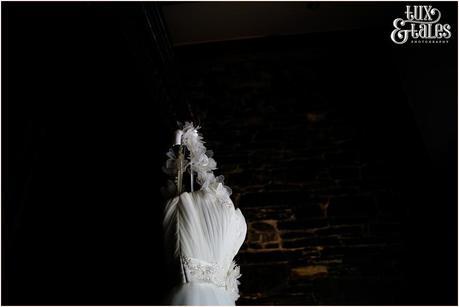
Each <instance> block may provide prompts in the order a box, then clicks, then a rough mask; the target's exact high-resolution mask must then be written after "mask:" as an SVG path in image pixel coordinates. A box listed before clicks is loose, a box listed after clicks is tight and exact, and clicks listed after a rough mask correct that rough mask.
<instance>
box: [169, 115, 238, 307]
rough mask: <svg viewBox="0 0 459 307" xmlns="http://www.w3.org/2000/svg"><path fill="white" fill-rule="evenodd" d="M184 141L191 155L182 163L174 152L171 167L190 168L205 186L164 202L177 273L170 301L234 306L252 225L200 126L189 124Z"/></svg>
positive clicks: (171, 265)
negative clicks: (217, 172) (240, 257)
mask: <svg viewBox="0 0 459 307" xmlns="http://www.w3.org/2000/svg"><path fill="white" fill-rule="evenodd" d="M180 141H181V143H182V146H183V148H186V149H187V151H188V153H189V157H188V159H187V160H186V161H185V163H184V161H180V163H181V166H179V167H177V161H178V159H177V158H178V157H177V156H176V155H175V154H174V153H173V151H170V152H169V154H168V156H169V160H168V161H167V163H166V165H167V167H166V168H167V169H169V170H171V169H172V172H173V173H174V172H175V173H177V172H180V171H183V170H184V169H187V170H188V172H189V174H191V177H192V178H193V177H194V176H196V182H197V183H198V184H199V185H200V189H199V190H196V191H190V192H179V193H176V194H178V195H176V196H175V197H172V198H170V199H169V200H168V201H167V203H166V206H165V210H164V219H163V228H164V240H165V242H164V243H165V246H166V256H167V259H168V266H169V267H168V269H169V271H170V274H173V276H174V277H176V278H175V280H176V286H175V287H174V288H173V289H172V290H171V291H170V293H169V294H168V296H167V299H166V301H165V304H167V305H211V306H215V305H235V301H236V300H237V299H238V297H239V291H238V285H239V281H238V278H239V277H240V272H239V267H238V266H237V265H236V263H235V262H234V260H233V259H234V257H235V256H236V254H237V252H238V251H239V249H240V247H241V245H242V244H243V242H244V239H245V236H246V232H247V224H246V222H245V219H244V216H243V215H242V213H241V211H240V209H236V208H235V207H234V204H233V202H232V201H231V199H230V197H229V196H230V194H231V190H230V189H229V188H228V187H227V186H225V185H224V184H223V177H222V176H220V177H215V176H214V174H213V170H214V169H215V168H216V163H215V161H214V160H213V159H212V157H211V153H210V152H209V151H206V148H205V147H204V145H203V142H202V137H201V136H200V135H199V134H198V131H197V128H194V127H193V125H192V124H191V123H185V126H184V127H183V130H182V133H181V140H180ZM180 168H182V169H181V170H180ZM192 181H193V179H192ZM191 186H192V184H191ZM178 190H179V191H180V190H181V189H178Z"/></svg>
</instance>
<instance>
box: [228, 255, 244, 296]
mask: <svg viewBox="0 0 459 307" xmlns="http://www.w3.org/2000/svg"><path fill="white" fill-rule="evenodd" d="M239 277H241V273H240V268H239V266H238V265H237V264H236V262H234V260H233V261H232V262H231V265H230V268H229V270H228V273H227V275H226V282H225V284H226V290H227V291H229V292H230V293H231V295H232V297H233V300H235V301H236V300H237V299H238V298H239V285H240V284H241V283H240V281H239V280H238V279H239Z"/></svg>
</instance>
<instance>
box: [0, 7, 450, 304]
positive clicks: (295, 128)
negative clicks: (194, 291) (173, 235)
mask: <svg viewBox="0 0 459 307" xmlns="http://www.w3.org/2000/svg"><path fill="white" fill-rule="evenodd" d="M2 6H3V7H2V8H3V13H2V14H3V16H2V17H3V19H2V20H3V27H2V29H3V33H2V40H3V41H2V42H3V46H4V50H3V61H2V63H3V64H4V70H3V71H2V77H3V78H2V79H3V82H4V83H3V97H2V98H3V105H2V111H3V112H2V113H3V118H2V120H3V127H2V128H3V135H2V142H3V143H2V145H3V160H2V166H3V174H2V176H3V181H2V182H3V186H2V191H3V193H2V200H3V206H2V221H3V226H2V227H3V228H2V230H3V237H2V256H3V258H2V259H3V261H2V269H3V274H2V279H3V282H2V286H3V288H2V294H3V295H2V297H3V301H2V304H9V305H18V304H20V305H33V304H45V305H51V304H58V305H68V304H75V305H97V304H105V305H154V304H160V303H161V298H162V296H163V295H164V293H165V291H166V290H167V289H169V287H170V286H169V285H167V284H165V283H161V282H158V280H161V278H162V277H163V276H165V268H164V266H162V265H161V264H162V245H161V219H160V213H161V206H160V203H161V198H160V196H159V187H160V186H161V185H162V184H163V179H164V177H163V176H162V174H161V171H160V166H161V165H162V163H163V162H164V161H165V155H164V153H165V151H166V150H167V148H168V146H169V140H170V136H171V134H172V131H173V129H174V128H175V127H174V122H175V120H176V119H177V118H178V119H184V118H187V117H188V118H189V117H191V115H190V113H189V109H188V108H189V107H191V111H192V112H193V115H194V116H193V117H194V119H195V120H196V121H197V122H198V123H199V124H201V126H202V132H203V133H204V137H205V139H206V140H207V145H208V147H209V148H210V149H213V150H214V152H215V159H216V160H217V163H218V164H219V172H220V173H221V174H223V175H225V177H226V182H227V184H228V185H229V186H230V187H231V188H232V189H233V191H234V194H233V200H234V202H235V204H236V205H237V206H239V207H240V208H241V210H242V212H243V214H244V215H245V216H246V219H247V222H248V226H249V227H248V236H247V239H246V242H245V244H244V246H243V248H242V250H241V252H240V254H239V255H238V256H237V259H238V261H239V263H240V264H241V266H242V267H241V271H242V274H243V276H242V278H241V282H242V284H241V288H240V289H241V299H240V300H239V301H238V304H251V305H263V304H283V305H309V304H327V305H334V304H339V305H347V304H368V305H381V304H414V305H421V304H435V305H441V304H457V292H456V291H457V245H456V244H457V243H456V242H457V220H456V217H457V198H456V197H457V193H456V192H457V191H456V187H457V179H456V175H457V174H456V170H457V165H456V160H457V132H456V127H457V122H456V121H457V118H456V114H457V96H456V93H457V88H456V86H457V68H456V67H457V60H456V56H457V47H456V46H457V40H456V38H457V31H456V30H454V32H453V37H454V39H452V40H451V41H450V43H449V45H442V46H437V45H435V46H427V45H422V46H416V47H415V46H409V45H408V46H395V45H394V44H392V42H391V41H390V40H389V36H388V33H390V27H391V25H392V23H391V20H392V19H393V18H395V17H396V16H399V15H400V14H401V13H400V12H401V11H402V10H400V11H398V10H397V11H396V12H394V16H388V22H387V24H388V28H368V29H362V30H359V31H343V32H339V31H337V32H333V33H322V34H309V35H305V36H291V37H285V38H276V37H273V38H268V39H258V40H244V41H239V42H238V41H235V42H227V43H215V44H202V45H196V46H189V47H180V48H175V49H171V46H170V45H168V42H167V37H166V36H165V32H164V28H163V26H164V25H162V24H161V23H160V21H159V19H158V18H157V17H158V16H157V15H156V14H157V13H158V11H157V7H156V6H155V5H154V4H149V5H145V4H141V3H134V4H129V5H128V4H126V3H118V4H107V3H97V4H96V3H90V2H89V3H78V4H76V3H73V4H52V3H47V4H30V3H8V4H4V3H2ZM441 11H442V13H443V14H444V17H445V18H447V19H448V21H449V22H450V23H451V24H452V26H453V29H457V25H456V24H454V23H453V21H454V20H456V19H457V11H456V7H455V6H454V5H444V6H442V7H441ZM324 18H325V17H324ZM174 53H175V61H176V62H174V61H173V59H174ZM413 59H417V60H413ZM418 62H419V63H421V62H422V64H419V63H418ZM420 65H421V66H420ZM439 78H442V79H444V80H445V82H441V81H439Z"/></svg>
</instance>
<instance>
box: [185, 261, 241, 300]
mask: <svg viewBox="0 0 459 307" xmlns="http://www.w3.org/2000/svg"><path fill="white" fill-rule="evenodd" d="M182 263H183V269H184V274H185V278H186V281H187V282H208V283H212V284H214V285H216V286H217V287H222V288H224V289H225V290H227V291H229V292H230V293H231V295H232V297H233V299H234V300H237V299H238V298H239V289H238V285H239V281H238V280H237V279H238V278H239V277H240V276H241V274H240V270H239V266H237V265H236V263H235V262H234V261H233V262H232V263H231V266H230V267H229V269H228V270H225V269H224V268H223V267H222V266H221V265H219V264H218V263H216V262H207V261H202V260H199V259H196V258H190V257H187V256H182Z"/></svg>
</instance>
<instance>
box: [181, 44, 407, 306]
mask: <svg viewBox="0 0 459 307" xmlns="http://www.w3.org/2000/svg"><path fill="white" fill-rule="evenodd" d="M184 55H189V51H186V52H184V53H183V54H182V57H181V58H180V57H179V59H180V60H181V62H180V65H181V66H180V67H181V73H182V77H183V80H185V88H186V93H187V95H188V98H189V100H190V102H191V103H192V106H193V109H194V111H195V113H196V114H198V115H199V121H200V123H201V125H202V132H203V134H204V137H205V139H206V140H207V144H208V148H210V149H212V150H213V151H214V152H215V159H216V160H217V163H218V166H219V173H220V174H223V175H224V176H225V178H226V183H227V184H228V185H229V186H230V187H231V188H232V189H233V195H232V198H233V200H234V202H235V204H236V205H237V206H239V207H240V208H241V210H242V212H243V214H244V216H245V217H246V220H247V224H248V233H247V238H246V241H245V243H244V245H243V246H242V249H241V250H240V253H239V254H238V256H237V259H238V262H239V263H240V265H241V272H242V277H241V283H242V284H241V286H240V290H241V298H240V299H239V301H238V304H242V305H247V304H248V305H258V304H261V305H267V304H269V305H278V304H282V305H309V304H311V305H312V304H327V305H333V304H390V303H397V302H399V301H398V299H399V296H400V292H401V290H400V285H401V283H402V282H403V270H401V266H400V262H401V252H402V249H403V238H402V234H401V231H402V225H401V221H402V219H403V217H404V215H405V211H404V209H403V206H400V201H399V199H398V198H397V196H398V191H397V188H396V186H394V184H393V181H394V180H393V178H395V177H396V175H391V172H390V171H389V170H391V169H393V166H391V163H392V164H393V162H392V161H387V160H388V159H392V158H391V156H387V155H385V153H384V152H382V151H378V148H376V149H375V148H373V146H372V145H374V144H375V143H377V142H376V141H375V140H373V139H372V138H371V137H370V138H368V136H369V135H371V134H372V133H373V132H372V131H371V129H372V128H371V127H372V126H371V125H369V124H368V123H371V122H372V121H373V120H376V118H375V119H373V118H371V116H372V113H371V112H368V113H365V110H366V109H365V108H362V107H361V106H362V104H358V103H356V102H355V101H357V100H359V101H360V100H364V99H363V98H362V97H361V96H362V94H361V93H360V94H359V93H358V92H355V93H352V91H353V90H356V91H359V88H360V87H361V86H365V85H366V84H367V83H368V81H367V80H365V79H366V78H367V77H368V75H364V74H363V72H365V71H367V69H368V68H367V67H366V65H367V64H368V63H366V62H365V60H366V59H362V58H360V54H356V55H354V56H352V61H349V62H346V60H345V58H346V57H345V56H343V55H342V56H341V57H339V58H337V59H333V57H334V54H333V51H331V50H330V49H327V48H323V49H318V48H310V47H307V48H290V49H289V48H284V49H280V50H279V49H276V50H274V51H273V50H270V49H264V50H261V51H260V50H258V51H257V52H254V50H253V49H249V50H245V51H237V52H232V51H231V52H230V51H224V52H220V53H218V52H215V53H214V52H209V53H207V54H204V55H202V56H201V57H191V56H184ZM179 56H180V55H179ZM347 59H349V58H347ZM356 64H357V65H356ZM375 65H376V69H379V66H378V65H381V66H384V63H382V64H381V63H380V64H373V68H375ZM353 70H354V72H353ZM355 71H357V72H355ZM358 83H360V85H358ZM368 108H370V109H371V108H373V107H372V106H368ZM359 117H365V119H364V120H359V119H358V118H359ZM373 137H377V136H373ZM367 138H368V139H370V141H369V140H367Z"/></svg>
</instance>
